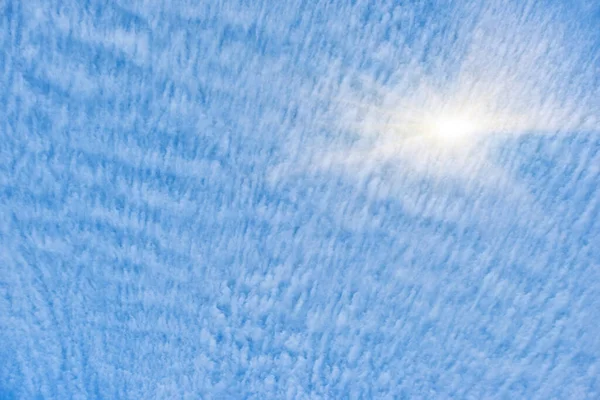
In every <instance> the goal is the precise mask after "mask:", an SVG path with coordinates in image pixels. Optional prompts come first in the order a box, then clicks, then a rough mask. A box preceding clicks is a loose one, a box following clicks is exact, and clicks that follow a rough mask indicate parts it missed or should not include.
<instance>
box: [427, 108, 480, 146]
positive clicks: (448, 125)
mask: <svg viewBox="0 0 600 400" xmlns="http://www.w3.org/2000/svg"><path fill="white" fill-rule="evenodd" d="M427 119H428V121H426V123H425V132H424V133H425V135H426V136H428V137H429V138H430V139H433V140H435V141H437V142H440V143H443V144H446V145H448V144H455V143H456V144H459V143H464V142H465V141H466V140H468V139H471V138H473V136H474V135H476V134H477V133H479V132H481V130H482V128H483V127H482V122H481V120H480V119H479V118H477V117H475V116H474V115H470V114H469V113H460V112H452V113H440V114H430V115H429V116H428V118H427Z"/></svg>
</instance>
